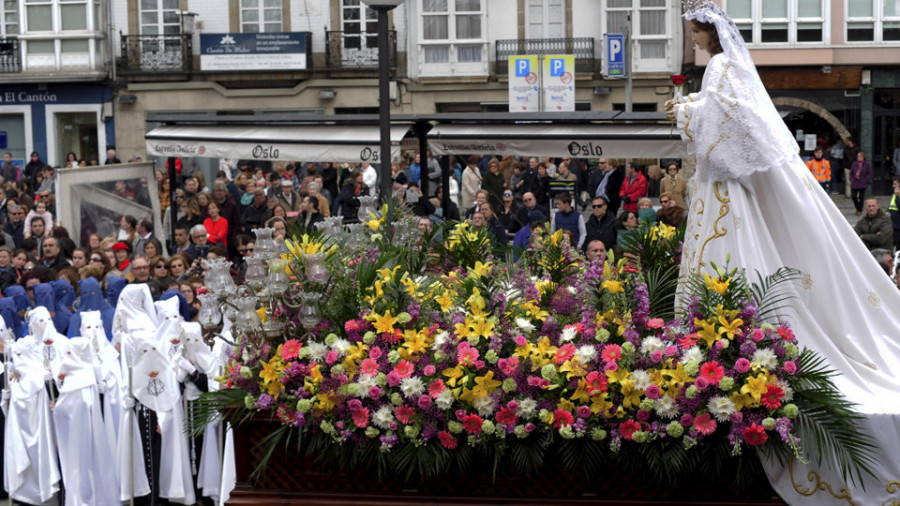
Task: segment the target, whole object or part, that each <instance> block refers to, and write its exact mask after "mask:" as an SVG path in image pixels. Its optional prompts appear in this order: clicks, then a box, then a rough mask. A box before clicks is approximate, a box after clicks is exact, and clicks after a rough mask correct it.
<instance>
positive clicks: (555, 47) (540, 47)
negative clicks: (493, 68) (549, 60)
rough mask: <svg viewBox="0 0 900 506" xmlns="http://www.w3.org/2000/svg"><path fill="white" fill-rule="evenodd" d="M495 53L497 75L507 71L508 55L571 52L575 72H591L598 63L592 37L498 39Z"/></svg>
mask: <svg viewBox="0 0 900 506" xmlns="http://www.w3.org/2000/svg"><path fill="white" fill-rule="evenodd" d="M496 53H497V74H498V75H504V74H508V73H509V57H510V56H517V55H536V56H544V55H554V54H571V55H574V56H575V72H577V73H584V74H593V73H594V72H596V70H597V68H599V64H600V60H598V59H594V39H593V37H574V38H568V39H508V40H498V41H497V43H496Z"/></svg>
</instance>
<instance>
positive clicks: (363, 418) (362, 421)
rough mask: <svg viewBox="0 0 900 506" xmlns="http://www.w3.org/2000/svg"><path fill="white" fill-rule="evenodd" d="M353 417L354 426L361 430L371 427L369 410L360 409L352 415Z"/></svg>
mask: <svg viewBox="0 0 900 506" xmlns="http://www.w3.org/2000/svg"><path fill="white" fill-rule="evenodd" d="M350 414H351V416H353V424H354V425H356V426H357V427H359V428H360V429H365V428H366V427H368V426H369V410H368V409H366V408H359V409H357V410H355V411H353V412H351V413H350Z"/></svg>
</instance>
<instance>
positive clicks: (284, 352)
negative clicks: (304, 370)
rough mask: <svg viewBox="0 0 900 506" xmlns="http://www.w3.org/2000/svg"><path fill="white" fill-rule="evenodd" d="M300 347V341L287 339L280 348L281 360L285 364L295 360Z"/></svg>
mask: <svg viewBox="0 0 900 506" xmlns="http://www.w3.org/2000/svg"><path fill="white" fill-rule="evenodd" d="M302 346H303V344H301V343H300V341H298V340H296V339H288V340H287V341H285V342H284V344H283V345H282V346H281V358H282V359H283V360H284V361H285V362H287V361H288V360H293V359H295V358H297V356H298V355H299V354H300V348H301V347H302Z"/></svg>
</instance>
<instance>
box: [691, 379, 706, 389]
mask: <svg viewBox="0 0 900 506" xmlns="http://www.w3.org/2000/svg"><path fill="white" fill-rule="evenodd" d="M694 386H696V387H697V388H699V389H700V390H703V389H705V388H706V387H708V386H709V380H708V379H706V378H704V377H703V376H697V379H695V380H694Z"/></svg>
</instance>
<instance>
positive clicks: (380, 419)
mask: <svg viewBox="0 0 900 506" xmlns="http://www.w3.org/2000/svg"><path fill="white" fill-rule="evenodd" d="M393 421H394V414H393V413H392V412H391V408H390V406H381V408H379V409H378V411H376V412H375V414H374V415H372V423H374V424H375V425H377V426H378V427H381V428H382V429H390V428H391V422H393Z"/></svg>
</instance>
